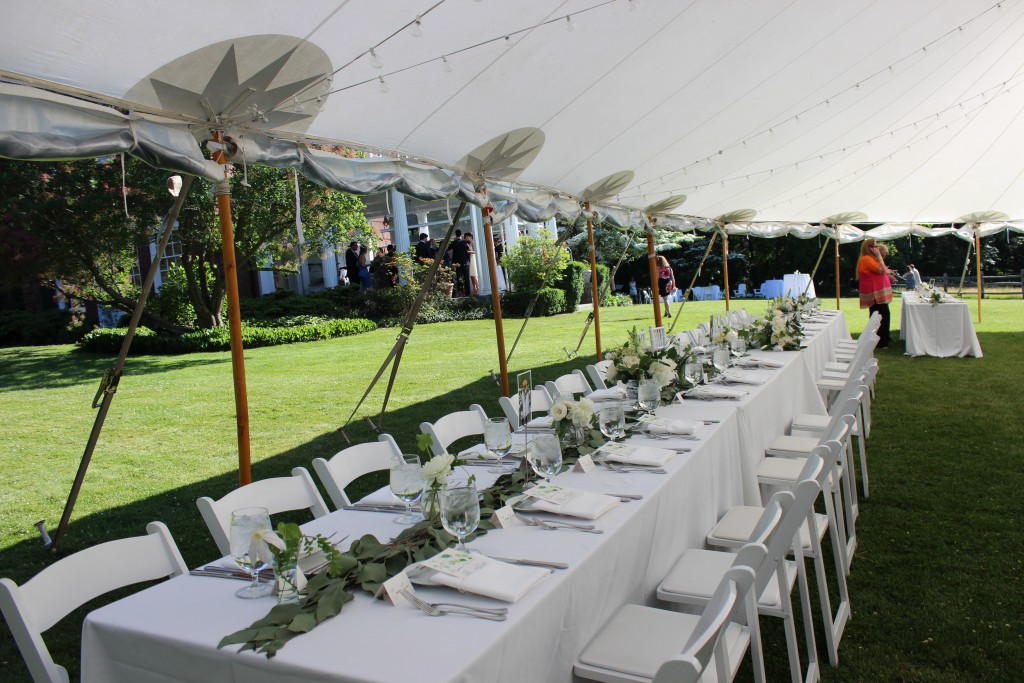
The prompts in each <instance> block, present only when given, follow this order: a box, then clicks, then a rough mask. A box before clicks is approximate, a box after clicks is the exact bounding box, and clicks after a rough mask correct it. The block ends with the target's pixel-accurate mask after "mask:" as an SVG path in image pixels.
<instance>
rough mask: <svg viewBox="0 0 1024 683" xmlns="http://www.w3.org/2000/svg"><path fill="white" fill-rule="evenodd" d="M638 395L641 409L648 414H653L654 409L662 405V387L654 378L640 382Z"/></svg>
mask: <svg viewBox="0 0 1024 683" xmlns="http://www.w3.org/2000/svg"><path fill="white" fill-rule="evenodd" d="M636 397H637V405H639V406H640V410H642V411H644V412H645V413H647V414H648V415H653V414H654V411H655V410H657V409H658V406H660V405H661V387H659V386H658V383H657V382H655V381H654V380H650V379H648V380H644V381H643V382H641V383H640V388H639V389H638V390H637V396H636Z"/></svg>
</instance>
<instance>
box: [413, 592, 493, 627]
mask: <svg viewBox="0 0 1024 683" xmlns="http://www.w3.org/2000/svg"><path fill="white" fill-rule="evenodd" d="M402 597H404V598H405V599H406V600H408V601H409V602H410V603H411V604H412V605H413V607H415V608H416V609H418V610H419V611H421V612H423V613H424V614H426V615H428V616H431V617H443V616H445V615H446V614H461V615H463V616H466V617H476V618H478V619H490V620H491V621H505V619H506V618H507V612H502V613H496V612H492V611H489V610H484V609H483V608H478V607H472V608H469V607H464V606H459V607H438V605H443V604H447V603H436V604H435V603H432V602H427V601H426V600H423V599H421V598H419V597H417V596H416V595H413V594H412V593H411V592H409V591H407V590H404V591H402Z"/></svg>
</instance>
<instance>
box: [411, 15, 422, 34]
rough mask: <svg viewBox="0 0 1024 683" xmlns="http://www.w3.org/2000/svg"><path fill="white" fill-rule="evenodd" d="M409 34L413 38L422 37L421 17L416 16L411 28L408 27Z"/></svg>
mask: <svg viewBox="0 0 1024 683" xmlns="http://www.w3.org/2000/svg"><path fill="white" fill-rule="evenodd" d="M409 34H410V35H411V36H412V37H413V38H419V37H420V36H422V35H423V18H422V17H421V16H419V15H417V16H416V20H415V21H413V22H412V26H410V27H409Z"/></svg>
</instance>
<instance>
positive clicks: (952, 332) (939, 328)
mask: <svg viewBox="0 0 1024 683" xmlns="http://www.w3.org/2000/svg"><path fill="white" fill-rule="evenodd" d="M900 338H901V339H903V340H905V341H906V344H907V355H908V356H938V357H940V358H948V357H951V356H960V357H963V356H975V357H977V358H981V356H982V354H981V344H980V343H979V342H978V335H977V333H976V332H975V331H974V321H972V320H971V311H970V308H968V306H967V304H966V303H964V302H963V301H960V300H958V299H947V300H946V301H943V302H942V303H940V304H935V305H932V304H931V303H930V302H928V301H925V300H924V299H922V298H921V297H920V296H918V294H917V292H904V294H903V298H902V300H901V303H900Z"/></svg>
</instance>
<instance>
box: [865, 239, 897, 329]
mask: <svg viewBox="0 0 1024 683" xmlns="http://www.w3.org/2000/svg"><path fill="white" fill-rule="evenodd" d="M883 250H884V251H883ZM887 252H888V249H887V248H885V247H883V246H882V245H879V244H878V243H877V242H876V241H875V239H874V238H873V237H869V238H867V239H866V240H864V242H863V243H862V244H861V247H860V259H858V261H857V280H858V283H859V285H860V307H861V308H866V309H868V310H869V311H870V312H871V313H875V312H877V313H878V314H879V315H880V316H881V317H882V323H881V325H879V326H878V348H880V349H885V348H888V347H889V342H890V341H891V339H890V335H889V303H890V302H891V301H892V283H891V281H890V280H889V275H890V274H891V273H892V271H891V270H889V268H888V267H887V266H886V265H885V253H887Z"/></svg>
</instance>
